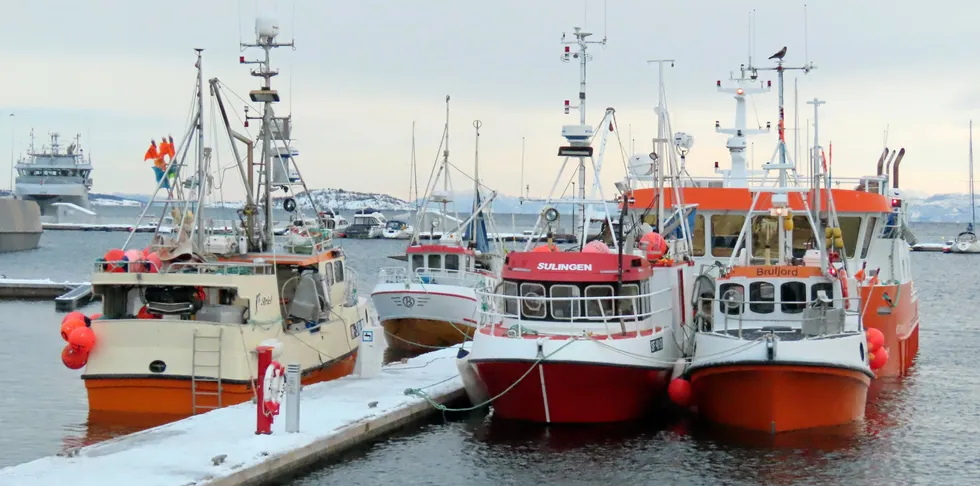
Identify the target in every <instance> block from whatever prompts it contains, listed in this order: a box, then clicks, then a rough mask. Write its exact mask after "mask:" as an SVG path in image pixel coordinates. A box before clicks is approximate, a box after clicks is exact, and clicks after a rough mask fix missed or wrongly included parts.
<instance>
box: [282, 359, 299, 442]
mask: <svg viewBox="0 0 980 486" xmlns="http://www.w3.org/2000/svg"><path fill="white" fill-rule="evenodd" d="M301 387H302V383H301V380H300V367H299V363H289V364H287V365H286V432H287V433H295V432H299V392H300V388H301Z"/></svg>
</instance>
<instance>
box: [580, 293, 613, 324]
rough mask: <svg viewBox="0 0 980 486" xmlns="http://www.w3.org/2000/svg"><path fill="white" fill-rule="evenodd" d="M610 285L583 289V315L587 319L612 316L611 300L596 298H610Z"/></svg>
mask: <svg viewBox="0 0 980 486" xmlns="http://www.w3.org/2000/svg"><path fill="white" fill-rule="evenodd" d="M612 296H613V288H612V286H611V285H589V286H588V287H586V288H585V315H586V316H587V317H610V316H612V315H614V314H613V300H612V299H601V300H600V299H597V298H596V297H612Z"/></svg>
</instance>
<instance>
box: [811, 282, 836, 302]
mask: <svg viewBox="0 0 980 486" xmlns="http://www.w3.org/2000/svg"><path fill="white" fill-rule="evenodd" d="M821 290H822V291H824V292H826V293H827V298H828V299H833V298H834V284H832V283H830V282H822V283H817V284H813V286H812V287H810V300H811V301H814V300H817V295H819V294H820V291H821Z"/></svg>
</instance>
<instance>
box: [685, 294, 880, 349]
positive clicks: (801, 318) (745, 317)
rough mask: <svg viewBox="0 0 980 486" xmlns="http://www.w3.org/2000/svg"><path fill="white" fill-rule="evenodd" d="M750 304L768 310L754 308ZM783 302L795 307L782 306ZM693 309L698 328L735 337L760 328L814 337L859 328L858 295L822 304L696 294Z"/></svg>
mask: <svg viewBox="0 0 980 486" xmlns="http://www.w3.org/2000/svg"><path fill="white" fill-rule="evenodd" d="M716 303H717V305H716ZM845 304H847V305H845ZM753 306H759V307H761V308H763V309H771V310H768V311H765V312H759V311H754V310H752V307H753ZM787 306H789V307H790V308H791V309H798V310H794V311H785V310H783V309H785V308H786V307H787ZM696 309H700V311H697V313H696V315H695V318H694V319H695V325H696V328H697V329H698V331H699V332H711V333H717V334H723V335H726V336H731V335H733V334H734V335H736V336H737V337H738V338H739V339H742V337H743V332H753V333H756V332H760V331H761V332H772V333H774V334H777V335H778V334H780V333H785V334H789V335H800V336H801V337H806V338H818V337H825V336H836V335H840V334H844V333H851V332H859V331H861V330H862V320H861V298H860V297H848V298H847V299H842V298H835V299H831V301H830V302H829V303H828V304H826V305H823V304H818V301H816V300H811V301H799V300H726V299H715V298H708V297H700V298H698V305H697V307H696ZM708 316H712V317H711V318H709V317H708ZM718 321H721V322H718Z"/></svg>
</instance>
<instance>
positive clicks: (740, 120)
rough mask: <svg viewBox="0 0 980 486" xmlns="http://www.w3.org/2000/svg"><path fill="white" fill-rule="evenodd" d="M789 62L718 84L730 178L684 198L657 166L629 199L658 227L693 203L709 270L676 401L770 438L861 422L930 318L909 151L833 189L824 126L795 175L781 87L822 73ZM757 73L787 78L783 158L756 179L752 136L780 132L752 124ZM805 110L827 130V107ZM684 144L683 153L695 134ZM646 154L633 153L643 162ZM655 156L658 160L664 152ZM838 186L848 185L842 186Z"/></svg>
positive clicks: (759, 87)
mask: <svg viewBox="0 0 980 486" xmlns="http://www.w3.org/2000/svg"><path fill="white" fill-rule="evenodd" d="M781 54H782V55H785V52H781ZM782 55H779V54H777V56H774V58H775V59H776V65H775V66H773V67H769V68H757V67H754V66H752V64H751V62H750V63H749V64H748V65H743V66H742V67H741V69H740V72H741V75H740V76H739V77H734V76H733V81H735V86H732V87H723V86H722V82H721V81H718V82H717V87H718V90H719V91H720V92H722V93H726V94H729V95H734V98H735V101H736V115H735V127H734V128H722V127H721V125H720V123H719V122H716V131H717V132H719V133H724V134H727V135H730V136H731V137H730V138H729V139H728V144H727V147H728V149H729V152H730V154H731V161H732V162H731V167H730V168H728V169H721V168H720V167H719V166H718V163H717V162H716V163H715V172H716V173H717V174H718V175H719V176H720V177H716V178H694V177H685V178H684V179H683V180H682V182H681V187H680V188H679V189H680V193H681V194H682V197H683V204H680V202H679V201H678V200H677V197H676V194H677V191H676V189H678V188H674V187H666V186H667V184H666V182H667V181H666V179H664V178H658V177H657V172H656V171H651V172H652V175H649V176H646V177H647V179H649V180H651V181H653V183H654V184H653V186H654V187H651V188H646V189H637V190H635V191H633V199H632V201H631V209H632V210H633V211H636V212H641V213H643V214H646V213H649V212H651V211H657V212H658V213H659V214H660V215H661V216H659V217H658V218H656V219H655V220H656V221H663V217H662V214H663V212H664V210H665V209H667V210H669V211H676V212H677V213H678V214H680V209H681V208H684V210H685V215H686V217H687V218H688V224H689V225H690V227H691V228H692V248H691V251H692V254H693V258H694V260H695V261H696V262H698V263H700V264H702V268H703V269H704V270H702V272H701V274H702V277H699V280H698V281H697V282H696V283H695V287H694V289H693V291H692V293H691V295H692V299H693V301H692V302H691V303H689V304H687V305H691V306H692V307H693V311H694V312H696V313H697V314H698V320H699V322H698V324H697V327H698V335H697V338H696V341H695V342H696V345H695V349H696V351H695V352H694V355H693V356H692V362H691V364H690V365H689V367H688V369H687V371H686V376H688V377H689V378H690V380H691V381H690V384H689V385H690V389H688V388H687V384H685V386H677V387H676V388H677V390H678V393H677V396H678V397H679V398H681V399H684V398H686V399H691V398H693V403H696V404H697V407H698V411H699V412H700V413H701V414H702V415H705V416H707V418H709V419H711V420H713V421H716V422H720V423H724V424H729V425H735V426H740V427H745V428H751V429H757V430H765V431H769V432H779V431H785V430H794V429H802V428H809V427H817V426H825V425H835V424H841V423H846V422H850V421H853V420H858V419H860V418H861V417H863V414H864V407H865V402H866V394H867V387H868V384H869V381H870V379H871V378H872V377H873V376H878V377H882V376H899V375H904V374H905V373H906V372H907V371H908V369H909V368H910V367H911V366H912V362H913V359H914V357H915V355H916V352H917V350H918V324H919V319H918V299H917V295H916V291H915V287H914V284H913V280H912V271H911V264H910V245H909V242H910V241H914V236H913V235H912V233H911V231H910V230H909V227H908V213H907V208H906V207H905V204H904V201H905V199H904V197H903V195H902V192H901V190H900V189H899V182H898V174H899V170H898V167H899V163H900V162H901V160H902V158H903V156H904V154H905V151H904V149H902V150H901V151H898V152H897V153H891V154H890V157H889V153H890V152H889V151H888V150H887V149H885V152H884V153H883V154H882V156H881V158H880V159H879V160H878V164H877V171H876V174H875V175H873V176H866V177H861V178H859V179H855V180H847V179H841V178H834V179H833V180H832V181H831V179H830V174H829V171H828V161H827V158H826V157H825V156H824V152H823V150H822V148H821V147H820V146H819V144H818V139H817V131H816V129H815V132H814V145H813V149H812V151H811V152H810V155H811V156H810V157H809V160H810V170H809V171H808V172H809V174H810V175H809V176H807V177H801V176H800V175H799V174H797V173H796V164H795V163H794V162H793V161H791V160H789V158H788V156H787V153H786V143H785V123H784V116H783V113H784V111H783V92H782V79H783V73H784V72H785V71H787V70H791V69H798V70H803V71H804V72H807V73H808V72H809V71H810V70H811V69H813V65H812V64H809V65H806V66H804V67H800V68H791V67H787V66H785V65H784V64H783V61H782ZM760 71H774V72H775V73H776V74H777V77H778V79H777V82H778V83H779V84H778V88H779V122H778V133H779V142H778V147H777V151H776V153H775V154H774V160H773V161H771V162H770V163H768V164H765V165H764V166H763V170H761V171H751V170H748V169H747V164H746V157H745V150H746V147H747V143H746V136H748V135H756V134H762V133H767V132H768V131H769V127H770V125H769V124H768V123H767V125H766V126H765V127H764V128H763V127H758V128H748V127H747V126H746V121H745V119H746V116H745V98H746V96H748V95H750V94H757V93H764V92H767V91H769V90H770V89H771V87H772V82H771V81H765V82H763V81H760V80H759V79H758V78H759V72H760ZM808 103H810V104H813V105H814V124H815V126H816V120H817V119H816V113H817V107H818V106H819V105H821V104H823V103H824V102H823V101H819V100H816V99H815V100H813V101H811V102H808ZM660 137H661V138H664V134H661V135H660ZM673 140H674V145H675V147H674V148H675V149H676V150H678V151H680V152H682V154H685V155H686V153H687V151H689V150H690V148H691V145H692V142H691V140H690V137H689V136H687V135H685V134H681V133H679V134H677V135H675V136H674V138H673ZM642 157H644V156H634V158H633V160H634V162H633V167H636V166H639V165H640V164H637V163H636V162H635V161H636V160H637V159H642ZM682 157H683V155H682ZM649 158H650V159H652V160H653V161H654V162H655V161H656V154H651V155H650V156H649ZM892 164H894V166H893V167H892ZM773 174H778V175H777V176H775V177H774V176H773ZM631 177H633V178H642V177H643V176H641V175H638V174H637V173H636V172H633V173H632V175H631ZM831 182H833V183H835V185H838V187H839V185H843V184H847V185H850V187H851V188H850V189H831V188H830V187H831ZM691 206H694V208H693V210H692V209H691ZM650 220H651V221H654V219H653V218H651V219H650ZM726 260H727V261H728V262H729V263H728V265H725V264H723V262H724V261H726ZM712 272H716V273H714V274H713V273H712ZM726 299H727V300H726ZM776 321H779V322H776ZM755 344H759V345H760V346H761V347H759V348H758V349H756V350H755V351H750V350H747V349H746V348H739V347H738V346H745V347H747V348H753V346H754V345H755ZM733 346H734V347H733ZM756 354H758V356H756ZM872 370H873V372H872ZM672 388H674V387H673V386H672ZM681 391H683V393H681ZM691 393H693V397H691V396H689V395H690V394H691ZM685 395H687V396H685ZM685 401H687V400H685Z"/></svg>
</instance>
